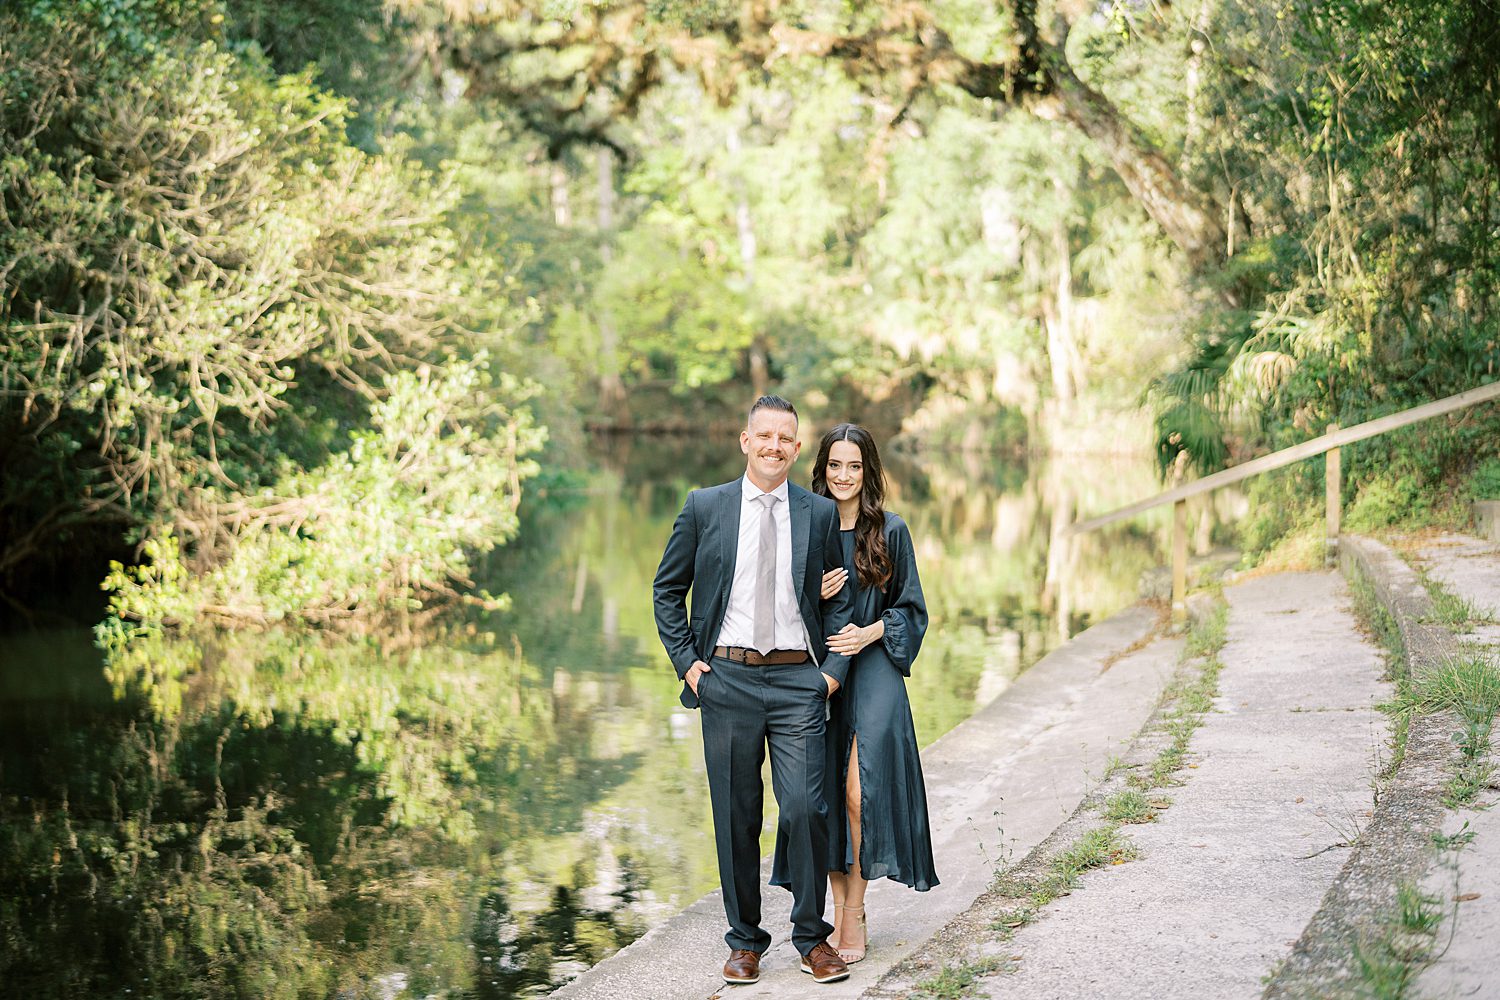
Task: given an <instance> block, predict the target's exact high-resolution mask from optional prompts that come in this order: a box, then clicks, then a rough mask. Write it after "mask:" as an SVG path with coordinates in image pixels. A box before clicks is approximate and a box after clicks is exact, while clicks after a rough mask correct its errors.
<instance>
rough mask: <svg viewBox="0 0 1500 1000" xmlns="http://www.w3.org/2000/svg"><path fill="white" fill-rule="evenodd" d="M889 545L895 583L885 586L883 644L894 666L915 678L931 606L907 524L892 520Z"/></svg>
mask: <svg viewBox="0 0 1500 1000" xmlns="http://www.w3.org/2000/svg"><path fill="white" fill-rule="evenodd" d="M885 544H886V548H887V551H889V552H890V554H891V579H890V581H889V582H888V583H887V584H886V585H885V591H884V594H885V605H886V608H885V611H884V612H883V613H882V614H881V618H883V619H884V620H885V635H884V636H883V637H882V638H881V642H883V643H884V644H885V651H886V653H887V654H889V656H890V658H891V662H892V663H894V664H895V665H896V669H897V670H899V671H901V673H902V675H903V676H905V677H910V676H911V665H912V661H914V660H915V659H916V658H917V652H918V651H919V650H920V649H921V648H922V637H923V636H924V635H926V634H927V602H926V600H924V599H923V597H922V581H921V579H920V578H919V577H918V576H917V558H916V554H915V553H914V552H913V551H912V544H911V532H910V531H908V530H907V527H906V522H905V521H903V520H901V519H900V518H899V517H894V516H893V517H892V519H891V523H890V524H888V525H887V526H886V535H885Z"/></svg>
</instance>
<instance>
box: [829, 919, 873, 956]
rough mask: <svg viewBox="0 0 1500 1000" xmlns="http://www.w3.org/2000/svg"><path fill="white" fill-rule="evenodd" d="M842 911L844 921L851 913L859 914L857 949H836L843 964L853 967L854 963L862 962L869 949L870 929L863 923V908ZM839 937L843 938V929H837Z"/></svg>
mask: <svg viewBox="0 0 1500 1000" xmlns="http://www.w3.org/2000/svg"><path fill="white" fill-rule="evenodd" d="M843 910H844V919H846V920H847V919H848V918H849V914H851V913H858V914H859V931H860V946H859V947H858V948H839V949H837V951H838V953H839V958H842V959H843V960H844V964H845V965H853V964H854V963H855V962H859V961H863V959H864V957H865V952H866V951H867V950H868V949H869V947H870V928H869V926H868V925H867V924H866V923H865V908H864V907H863V906H845V907H844V908H843ZM839 936H840V937H841V938H842V937H843V928H840V929H839Z"/></svg>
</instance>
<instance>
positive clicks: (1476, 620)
mask: <svg viewBox="0 0 1500 1000" xmlns="http://www.w3.org/2000/svg"><path fill="white" fill-rule="evenodd" d="M1419 575H1420V577H1421V580H1422V586H1424V587H1426V588H1427V594H1428V596H1429V597H1431V598H1432V614H1430V615H1427V616H1426V617H1424V618H1423V619H1422V620H1423V621H1424V622H1428V623H1436V624H1438V625H1447V626H1448V627H1449V628H1463V627H1466V626H1469V625H1493V624H1495V613H1494V612H1493V611H1490V610H1488V609H1487V608H1481V607H1479V606H1478V605H1477V604H1475V603H1474V602H1473V601H1470V600H1468V599H1467V598H1465V597H1463V596H1462V595H1460V594H1455V593H1453V591H1451V590H1449V589H1448V588H1447V587H1444V586H1443V585H1442V584H1441V583H1439V582H1438V581H1436V580H1434V579H1433V578H1432V577H1430V576H1428V575H1427V574H1426V573H1419Z"/></svg>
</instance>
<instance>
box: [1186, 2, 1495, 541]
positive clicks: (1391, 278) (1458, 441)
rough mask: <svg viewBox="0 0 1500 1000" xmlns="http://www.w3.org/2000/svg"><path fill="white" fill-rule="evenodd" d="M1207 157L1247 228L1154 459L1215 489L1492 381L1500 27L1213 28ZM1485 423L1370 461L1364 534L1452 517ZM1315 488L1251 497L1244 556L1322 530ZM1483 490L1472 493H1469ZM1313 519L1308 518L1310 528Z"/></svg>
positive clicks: (1340, 23) (1428, 11)
mask: <svg viewBox="0 0 1500 1000" xmlns="http://www.w3.org/2000/svg"><path fill="white" fill-rule="evenodd" d="M1209 30H1210V33H1211V37H1212V38H1213V39H1214V41H1215V44H1214V46H1213V48H1212V50H1211V56H1210V58H1209V59H1208V60H1207V63H1206V66H1205V71H1206V85H1205V92H1204V102H1205V104H1204V112H1205V114H1208V115H1211V117H1212V121H1213V128H1212V129H1211V130H1210V131H1209V132H1208V133H1206V134H1205V137H1204V143H1203V145H1202V146H1201V147H1200V148H1199V151H1198V156H1199V157H1200V158H1202V159H1204V160H1206V161H1212V162H1214V163H1217V164H1223V165H1224V167H1223V169H1227V171H1228V173H1229V175H1230V176H1231V177H1233V179H1234V182H1235V184H1236V187H1237V191H1238V192H1239V197H1241V198H1242V199H1243V200H1244V204H1245V207H1246V209H1247V212H1248V217H1249V220H1250V221H1251V232H1250V234H1249V239H1248V241H1247V242H1246V243H1245V245H1244V247H1243V248H1242V249H1241V250H1240V251H1239V253H1238V254H1237V255H1236V256H1235V257H1234V258H1232V259H1231V260H1230V261H1229V263H1228V264H1227V265H1226V267H1225V268H1224V269H1223V270H1222V271H1219V272H1216V273H1208V274H1205V275H1204V276H1203V277H1204V279H1205V280H1206V281H1208V282H1210V283H1213V284H1215V285H1217V287H1219V288H1223V289H1228V290H1230V291H1231V292H1232V293H1233V294H1232V296H1231V298H1232V305H1230V306H1229V307H1227V308H1225V307H1220V308H1212V309H1208V310H1206V311H1205V314H1204V315H1203V316H1202V318H1201V319H1199V320H1198V321H1197V322H1196V324H1195V333H1194V341H1195V343H1194V354H1193V356H1192V358H1191V359H1190V361H1189V363H1188V364H1187V366H1186V367H1184V368H1182V369H1181V370H1179V371H1177V372H1175V373H1173V374H1170V375H1168V376H1166V377H1164V378H1163V379H1161V380H1160V381H1159V382H1158V383H1157V385H1158V390H1159V393H1160V397H1161V398H1162V400H1163V404H1164V405H1163V409H1162V417H1161V421H1160V430H1161V442H1160V444H1161V456H1162V459H1163V461H1164V462H1169V461H1171V459H1172V458H1173V457H1174V455H1175V453H1176V452H1177V450H1178V449H1186V451H1187V454H1188V456H1189V457H1190V458H1191V459H1192V460H1193V461H1194V462H1195V463H1196V464H1198V465H1199V466H1200V467H1201V468H1204V469H1205V470H1211V469H1212V468H1214V467H1216V466H1218V465H1221V464H1222V463H1223V461H1225V460H1226V459H1228V458H1230V457H1235V458H1238V457H1242V456H1245V455H1248V454H1250V453H1254V452H1258V451H1261V450H1265V449H1269V448H1277V447H1284V446H1286V445H1288V444H1291V443H1294V442H1296V441H1299V440H1304V439H1306V438H1308V437H1310V436H1312V435H1314V434H1316V433H1320V432H1322V431H1323V430H1324V428H1325V427H1326V426H1327V425H1328V424H1330V423H1338V424H1340V425H1341V426H1349V425H1351V424H1354V423H1358V422H1361V421H1363V420H1368V419H1372V418H1374V417H1376V416H1380V415H1382V414H1385V413H1391V412H1395V411H1397V410H1401V409H1405V408H1407V407H1410V406H1414V405H1417V404H1420V403H1423V402H1427V401H1429V400H1432V399H1436V398H1440V397H1443V396H1447V395H1450V394H1452V393H1456V392H1460V391H1462V390H1465V389H1469V388H1473V387H1475V386H1477V385H1480V384H1483V383H1485V382H1487V381H1491V380H1493V379H1494V377H1495V375H1496V371H1497V365H1500V299H1497V295H1500V261H1497V258H1496V256H1495V242H1494V237H1495V233H1496V231H1497V227H1500V110H1497V108H1500V105H1497V97H1500V62H1497V61H1496V59H1495V58H1494V52H1495V45H1496V44H1497V42H1500V14H1497V12H1496V10H1495V9H1494V7H1493V5H1489V4H1485V3H1478V2H1468V0H1414V2H1402V3H1397V4H1394V5H1392V4H1388V3H1381V4H1375V3H1368V2H1364V0H1340V2H1336V3H1331V4H1330V3H1322V2H1318V3H1311V2H1306V3H1305V2H1301V0H1293V2H1285V3H1279V4H1274V5H1271V6H1267V5H1264V4H1259V3H1248V2H1245V3H1241V2H1235V0H1231V2H1227V3H1224V4H1223V5H1222V6H1218V7H1215V8H1214V9H1213V19H1212V21H1211V27H1210V29H1209ZM1497 432H1500V419H1497V416H1496V415H1495V413H1494V411H1493V408H1488V409H1480V410H1476V411H1471V412H1467V413H1462V414H1458V415H1455V416H1454V417H1451V418H1446V419H1440V420H1436V421H1431V422H1429V423H1426V424H1421V425H1418V426H1417V427H1414V428H1412V429H1410V430H1407V431H1403V432H1399V433H1396V434H1393V435H1390V436H1389V437H1386V438H1381V439H1378V440H1376V441H1371V442H1367V443H1365V444H1361V445H1359V446H1357V447H1355V448H1353V449H1351V450H1350V451H1351V452H1352V454H1350V455H1349V457H1346V459H1345V469H1346V472H1345V475H1346V477H1347V479H1348V481H1349V482H1350V483H1351V484H1352V485H1353V486H1354V488H1355V489H1356V490H1357V491H1358V492H1359V494H1360V495H1359V497H1358V499H1357V501H1356V503H1355V506H1354V509H1353V510H1352V511H1351V523H1352V525H1353V526H1355V527H1356V528H1364V529H1368V528H1372V527H1374V528H1378V527H1381V526H1384V525H1387V524H1391V523H1396V522H1404V523H1421V522H1422V521H1424V520H1427V519H1431V518H1432V517H1434V516H1440V511H1438V510H1435V509H1434V508H1436V507H1440V506H1441V504H1442V503H1443V502H1445V501H1444V498H1443V494H1445V493H1450V494H1451V495H1452V496H1453V497H1456V498H1460V499H1461V498H1464V494H1465V493H1466V492H1467V491H1464V490H1451V491H1450V490H1446V489H1444V488H1442V487H1441V485H1440V484H1443V483H1445V482H1450V483H1451V482H1453V481H1454V480H1457V479H1461V478H1462V477H1463V476H1465V475H1466V474H1467V473H1469V471H1470V470H1471V469H1473V468H1474V466H1475V462H1476V460H1478V459H1481V458H1483V457H1484V456H1486V455H1494V454H1495V452H1496V449H1497V444H1496V442H1497V440H1500V433H1497ZM1320 472H1321V470H1319V469H1317V468H1315V467H1314V468H1312V469H1304V470H1299V471H1297V472H1293V473H1288V474H1285V475H1283V476H1281V477H1278V478H1276V479H1272V480H1270V481H1266V482H1258V483H1257V484H1255V486H1254V490H1255V498H1256V499H1257V500H1258V501H1259V502H1258V503H1257V504H1256V509H1257V511H1258V512H1259V516H1258V517H1257V519H1256V520H1255V521H1254V523H1253V525H1252V538H1251V541H1252V545H1253V546H1257V547H1258V546H1264V545H1266V544H1269V543H1270V542H1271V541H1273V540H1274V539H1275V538H1277V537H1279V536H1280V535H1281V534H1283V533H1284V532H1285V531H1287V530H1289V529H1290V528H1291V527H1293V526H1294V525H1295V523H1296V522H1297V520H1298V519H1299V518H1301V517H1304V516H1310V514H1311V512H1312V510H1313V506H1314V505H1315V503H1316V501H1317V494H1318V493H1320V492H1321V475H1320ZM1476 485H1477V484H1476ZM1302 512H1307V513H1306V514H1304V513H1302Z"/></svg>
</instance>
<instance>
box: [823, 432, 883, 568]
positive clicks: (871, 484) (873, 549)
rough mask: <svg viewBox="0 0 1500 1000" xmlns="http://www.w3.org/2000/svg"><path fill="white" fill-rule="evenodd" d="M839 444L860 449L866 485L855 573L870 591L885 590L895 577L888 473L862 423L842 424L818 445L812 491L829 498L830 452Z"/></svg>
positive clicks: (856, 537)
mask: <svg viewBox="0 0 1500 1000" xmlns="http://www.w3.org/2000/svg"><path fill="white" fill-rule="evenodd" d="M835 441H848V442H849V443H850V444H852V445H854V446H855V447H856V448H858V449H859V457H860V460H861V461H862V462H863V463H864V473H865V482H864V486H863V487H862V488H861V489H860V491H859V517H858V518H856V519H855V522H854V571H855V573H857V574H858V575H859V584H860V586H861V587H863V588H865V589H866V590H868V589H870V588H871V587H877V588H878V587H884V586H885V585H886V583H887V582H889V580H890V578H891V554H890V553H889V552H887V551H886V548H885V471H884V470H883V469H882V468H881V465H880V452H879V451H877V450H876V449H875V439H874V438H873V437H872V436H871V435H870V432H869V431H867V430H865V429H864V428H863V427H861V426H859V425H858V424H839V425H838V426H837V427H835V428H834V429H833V430H831V431H829V432H828V433H827V434H824V435H823V440H822V441H819V442H818V460H817V461H816V462H814V463H813V474H812V489H813V492H814V493H816V494H818V496H822V497H826V496H829V492H828V453H829V452H830V451H832V450H833V443H834V442H835Z"/></svg>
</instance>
